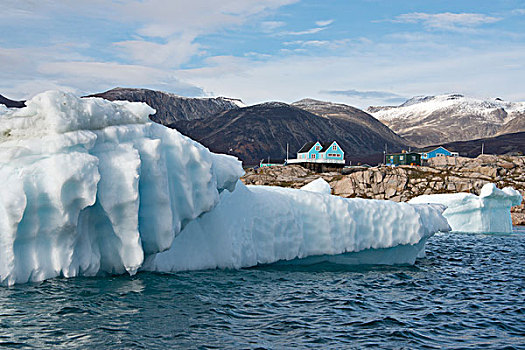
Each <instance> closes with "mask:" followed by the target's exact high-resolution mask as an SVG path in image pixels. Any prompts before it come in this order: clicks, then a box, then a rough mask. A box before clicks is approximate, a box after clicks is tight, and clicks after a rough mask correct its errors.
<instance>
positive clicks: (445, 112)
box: [367, 94, 525, 146]
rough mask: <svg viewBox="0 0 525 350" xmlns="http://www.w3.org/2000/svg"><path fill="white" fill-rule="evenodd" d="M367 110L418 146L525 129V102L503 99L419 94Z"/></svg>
mask: <svg viewBox="0 0 525 350" xmlns="http://www.w3.org/2000/svg"><path fill="white" fill-rule="evenodd" d="M367 111H368V112H370V113H371V114H372V115H373V116H374V117H375V118H377V119H379V120H380V121H382V122H383V123H385V124H386V125H387V126H389V127H390V128H391V129H392V130H393V131H395V132H396V133H397V134H399V135H400V136H402V137H404V138H405V139H407V140H408V141H410V142H412V143H413V144H414V145H418V146H425V145H432V144H441V143H446V142H454V141H465V140H472V139H478V138H485V137H491V136H496V135H500V134H503V133H507V132H509V131H510V132H518V131H525V102H505V101H502V100H501V99H499V98H497V99H494V100H479V99H475V98H469V97H465V96H463V95H459V94H448V95H439V96H418V97H414V98H412V99H410V100H408V101H406V102H405V103H403V104H402V105H400V106H385V107H369V108H368V109H367Z"/></svg>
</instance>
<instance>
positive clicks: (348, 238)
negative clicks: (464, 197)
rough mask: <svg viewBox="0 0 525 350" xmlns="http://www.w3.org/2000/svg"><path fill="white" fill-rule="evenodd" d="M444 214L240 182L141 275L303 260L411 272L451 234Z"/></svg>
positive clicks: (428, 207) (436, 208) (419, 207)
mask: <svg viewBox="0 0 525 350" xmlns="http://www.w3.org/2000/svg"><path fill="white" fill-rule="evenodd" d="M323 181H324V180H323ZM443 209H444V208H443V207H441V206H431V205H411V204H407V203H396V202H392V201H385V200H370V199H359V198H354V199H348V198H342V197H337V196H333V195H328V194H323V193H316V192H310V191H304V190H302V189H291V188H281V187H275V186H245V185H243V184H242V183H240V182H239V183H238V184H237V186H236V187H235V190H234V191H233V192H232V193H230V192H226V191H225V192H223V193H222V194H221V200H220V201H219V204H218V205H217V206H216V207H215V208H214V209H213V210H212V211H210V212H208V213H206V214H203V215H202V216H201V217H199V218H198V219H196V220H194V221H192V222H190V223H189V224H188V226H186V227H185V228H184V230H183V231H182V233H181V234H180V235H179V236H178V237H177V238H176V239H175V240H174V241H173V245H172V247H171V249H169V250H168V251H166V252H163V253H159V254H156V255H154V256H151V257H149V258H148V259H147V260H146V262H145V264H144V269H145V270H148V271H159V272H168V271H183V270H198V269H212V268H221V269H224V268H231V269H238V268H242V267H251V266H256V265H262V264H270V263H275V262H278V261H283V260H284V261H292V260H296V259H304V258H307V257H309V259H308V260H306V263H316V262H321V261H329V262H335V263H344V264H346V263H349V264H414V261H415V259H416V257H418V256H422V252H423V249H424V245H425V242H426V240H427V239H428V238H429V237H430V236H432V235H433V234H434V233H435V232H438V231H448V230H450V228H449V226H448V224H447V222H446V220H445V219H444V218H443V216H442V215H441V212H442V210H443ZM374 251H375V252H374ZM358 252H359V253H361V254H360V255H355V254H347V253H358Z"/></svg>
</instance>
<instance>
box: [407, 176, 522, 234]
mask: <svg viewBox="0 0 525 350" xmlns="http://www.w3.org/2000/svg"><path fill="white" fill-rule="evenodd" d="M521 201H522V196H521V194H520V193H519V192H518V191H516V190H515V189H513V188H512V187H505V188H504V189H502V190H500V189H498V188H497V187H496V185H495V184H492V183H489V184H486V185H485V186H483V188H482V189H481V192H480V194H479V196H476V195H475V194H472V193H453V194H431V195H424V196H419V197H416V198H413V199H411V200H410V201H409V203H412V204H422V203H427V204H428V203H434V204H442V205H445V206H446V207H447V209H446V210H445V211H444V212H443V216H444V217H445V218H446V219H447V221H448V223H449V224H450V227H451V228H452V230H453V231H458V232H485V233H511V232H512V218H511V216H510V208H511V207H513V206H515V205H520V204H521Z"/></svg>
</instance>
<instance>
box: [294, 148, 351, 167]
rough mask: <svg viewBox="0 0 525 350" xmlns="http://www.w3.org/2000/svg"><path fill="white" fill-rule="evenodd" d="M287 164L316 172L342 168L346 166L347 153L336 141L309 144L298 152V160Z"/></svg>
mask: <svg viewBox="0 0 525 350" xmlns="http://www.w3.org/2000/svg"><path fill="white" fill-rule="evenodd" d="M286 164H301V165H303V166H306V167H307V168H310V169H313V170H316V171H325V170H330V168H342V167H343V166H344V165H345V153H344V151H343V149H342V148H341V147H340V146H339V145H338V144H337V142H336V141H332V142H323V143H321V142H319V141H314V142H307V143H305V144H304V146H303V147H301V149H300V150H299V151H298V152H297V159H288V160H287V161H286Z"/></svg>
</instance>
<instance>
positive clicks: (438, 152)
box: [420, 146, 459, 160]
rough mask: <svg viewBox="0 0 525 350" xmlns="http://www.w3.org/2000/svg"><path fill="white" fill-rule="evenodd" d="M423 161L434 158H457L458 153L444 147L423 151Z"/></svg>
mask: <svg viewBox="0 0 525 350" xmlns="http://www.w3.org/2000/svg"><path fill="white" fill-rule="evenodd" d="M420 153H421V159H423V160H428V159H431V158H434V157H457V156H458V155H459V154H458V153H457V152H451V151H449V150H448V149H446V148H445V147H443V146H439V147H437V148H429V149H426V150H425V149H423V150H422V151H421V152H420Z"/></svg>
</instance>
